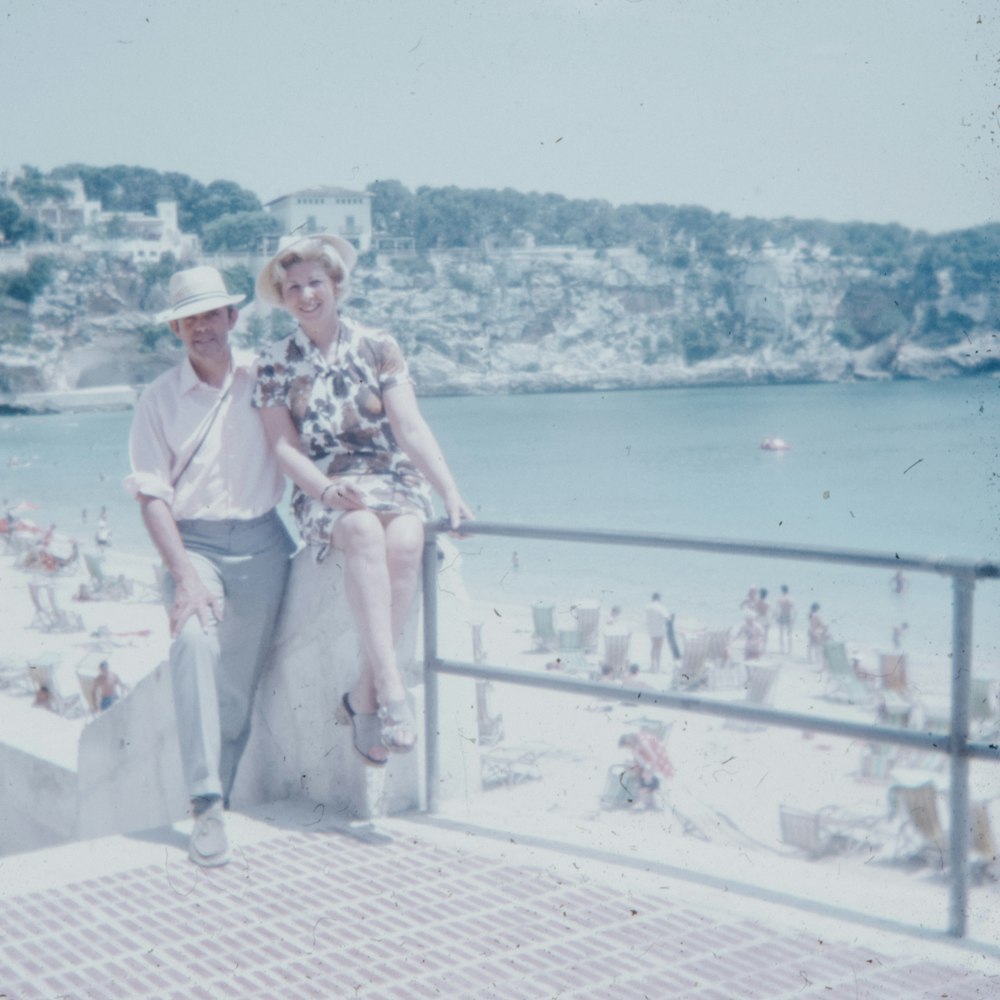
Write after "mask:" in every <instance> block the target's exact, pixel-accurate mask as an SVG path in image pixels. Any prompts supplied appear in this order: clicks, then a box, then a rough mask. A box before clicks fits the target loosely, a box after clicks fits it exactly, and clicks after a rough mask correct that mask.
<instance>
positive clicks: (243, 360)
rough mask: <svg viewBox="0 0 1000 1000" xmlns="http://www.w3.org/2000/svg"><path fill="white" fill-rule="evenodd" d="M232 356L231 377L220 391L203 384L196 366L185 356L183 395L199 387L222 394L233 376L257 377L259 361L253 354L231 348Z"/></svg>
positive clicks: (182, 370)
mask: <svg viewBox="0 0 1000 1000" xmlns="http://www.w3.org/2000/svg"><path fill="white" fill-rule="evenodd" d="M230 354H231V356H232V367H231V368H230V369H229V377H228V378H227V379H226V380H225V382H223V383H222V385H221V386H220V387H219V388H218V389H217V388H216V387H215V386H212V385H208V383H206V382H202V380H201V379H200V378H199V377H198V373H197V372H196V371H195V370H194V365H192V364H191V359H190V358H189V357H188V356H187V355H185V356H184V360H183V361H182V362H181V384H180V391H181V394H182V395H183V394H186V393H189V392H193V391H194V390H195V389H197V388H198V387H199V386H203V387H204V388H205V389H208V390H209V391H211V392H222V391H223V390H225V388H226V387H227V386H228V385H229V383H230V382H231V380H232V378H233V376H235V375H237V374H240V375H250V376H251V377H256V370H257V361H256V357H255V356H254V354H253V353H252V352H250V351H237V350H233V349H232V348H230Z"/></svg>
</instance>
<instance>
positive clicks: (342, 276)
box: [254, 233, 472, 766]
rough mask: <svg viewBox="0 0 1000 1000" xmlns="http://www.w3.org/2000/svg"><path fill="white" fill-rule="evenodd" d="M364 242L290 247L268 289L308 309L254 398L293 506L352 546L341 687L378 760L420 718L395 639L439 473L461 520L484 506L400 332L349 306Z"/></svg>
mask: <svg viewBox="0 0 1000 1000" xmlns="http://www.w3.org/2000/svg"><path fill="white" fill-rule="evenodd" d="M356 259H357V255H356V253H355V250H354V248H353V247H352V246H351V245H350V244H349V243H348V242H347V241H346V240H342V239H341V238H340V237H338V236H333V235H329V234H326V233H323V234H319V235H315V236H308V237H305V238H302V239H298V240H293V241H292V242H290V243H287V244H285V243H284V241H283V245H282V246H281V247H280V248H279V250H278V253H277V255H276V256H275V257H274V258H273V259H272V260H271V261H269V262H268V264H267V265H266V266H265V267H264V270H263V271H262V272H261V274H260V276H259V277H258V279H257V298H258V299H259V300H260V301H263V302H267V303H270V304H272V305H280V306H281V307H283V308H284V309H287V310H288V312H289V313H291V315H292V317H293V318H294V319H296V320H297V321H298V324H299V327H298V329H297V330H296V331H295V333H293V334H291V336H289V337H286V338H285V339H284V340H282V341H279V342H278V343H276V344H274V345H273V346H272V347H271V348H270V349H269V350H268V351H267V352H266V353H265V355H264V357H263V358H262V359H261V364H260V368H259V374H258V379H257V390H256V393H255V395H254V405H255V406H257V407H258V408H259V410H260V414H261V419H262V420H263V422H264V429H265V431H266V433H267V436H268V438H269V440H270V442H271V445H272V447H273V448H274V450H275V453H276V455H277V458H278V461H279V463H280V465H281V467H282V469H283V470H284V471H285V473H286V474H287V475H288V476H289V477H290V478H291V479H292V481H293V482H294V483H295V489H294V491H293V493H292V511H293V513H294V515H295V520H296V523H297V524H298V527H299V531H300V532H301V534H302V537H303V539H304V541H305V542H306V543H307V544H308V545H309V546H310V547H311V548H312V550H313V552H314V554H315V558H316V559H317V561H321V560H322V559H324V558H325V556H326V555H327V553H328V552H329V549H330V548H331V547H333V548H336V549H339V550H341V551H342V552H343V553H344V579H345V590H346V593H347V598H348V602H349V604H350V606H351V609H352V611H353V613H354V616H355V620H356V622H357V627H358V634H359V636H360V640H361V647H362V650H361V651H362V660H363V662H362V670H361V673H360V675H359V677H358V680H357V681H356V683H355V684H354V686H353V687H352V688H351V690H350V691H348V692H347V693H345V694H344V696H343V698H342V699H341V704H342V706H343V709H344V712H345V713H346V715H347V716H348V717H349V718H350V720H351V724H352V726H353V733H354V747H355V749H356V750H357V751H358V753H360V754H361V756H362V757H364V758H365V760H366V761H367V762H368V763H370V764H373V765H376V766H377V765H383V764H385V762H386V760H387V759H388V754H389V753H390V752H396V753H401V752H405V751H407V750H411V749H412V748H413V746H414V744H415V742H416V738H417V733H416V724H415V722H414V719H413V714H412V712H411V711H410V709H409V706H408V704H407V702H406V692H405V689H404V687H403V683H402V679H401V677H400V673H399V668H398V665H397V663H396V653H395V645H396V642H397V640H398V639H399V637H400V635H401V634H402V631H403V628H404V626H405V624H406V621H407V618H408V616H409V612H410V609H411V607H412V605H413V600H414V597H415V595H416V589H417V580H418V575H419V572H420V559H421V554H422V552H423V544H424V534H423V521H424V520H425V519H427V518H430V517H431V516H432V515H433V507H432V504H431V496H430V489H429V487H428V482H429V483H430V485H432V486H433V487H434V489H435V490H436V491H437V492H438V494H439V495H440V497H441V499H442V500H443V502H444V506H445V510H446V512H447V516H448V520H449V522H450V524H451V527H452V528H453V529H457V528H458V526H459V523H460V521H461V520H462V519H463V518H471V517H472V513H471V511H470V510H469V508H468V506H467V505H466V503H465V501H464V500H463V499H462V497H461V495H460V494H459V492H458V488H457V487H456V485H455V481H454V479H453V478H452V475H451V473H450V472H449V470H448V466H447V463H446V462H445V460H444V457H443V456H442V454H441V449H440V448H439V446H438V444H437V441H436V440H435V439H434V436H433V434H432V433H431V430H430V428H429V427H428V426H427V424H426V422H425V421H424V419H423V417H422V416H421V415H420V411H419V408H418V406H417V400H416V395H415V393H414V389H413V383H412V381H411V379H410V376H409V372H408V370H407V367H406V362H405V361H404V360H403V355H402V353H401V352H400V349H399V346H398V344H397V343H396V341H395V340H394V339H393V338H392V337H390V336H389V335H388V334H387V333H384V332H383V331H380V330H374V329H371V328H368V327H364V326H362V325H361V324H359V323H356V322H354V321H353V320H350V319H347V318H344V317H341V316H340V312H339V306H340V302H341V300H342V299H343V298H344V297H345V295H346V293H347V288H348V275H349V273H350V271H351V268H352V267H353V266H354V263H355V261H356Z"/></svg>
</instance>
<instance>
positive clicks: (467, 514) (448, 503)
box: [442, 490, 475, 532]
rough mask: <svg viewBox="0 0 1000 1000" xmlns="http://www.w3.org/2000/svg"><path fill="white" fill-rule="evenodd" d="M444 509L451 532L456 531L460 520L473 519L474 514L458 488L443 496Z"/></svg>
mask: <svg viewBox="0 0 1000 1000" xmlns="http://www.w3.org/2000/svg"><path fill="white" fill-rule="evenodd" d="M442 500H444V509H445V511H446V512H447V514H448V522H449V524H450V525H451V530H452V531H453V532H457V531H458V526H459V524H461V522H462V521H474V520H475V515H474V514H473V513H472V511H471V510H470V509H469V505H468V504H467V503H466V502H465V501H464V500H463V499H462V497H461V495H460V494H459V492H458V490H454V491H452V492H450V493H448V494H446V495H445V496H444V497H442Z"/></svg>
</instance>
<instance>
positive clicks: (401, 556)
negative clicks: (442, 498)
mask: <svg viewBox="0 0 1000 1000" xmlns="http://www.w3.org/2000/svg"><path fill="white" fill-rule="evenodd" d="M385 548H386V563H387V565H388V567H389V586H390V590H391V593H392V605H391V608H392V636H393V642H394V643H395V644H397V645H398V643H399V640H400V639H401V638H402V635H403V631H404V630H405V628H406V624H407V622H408V620H409V617H410V612H411V611H412V610H413V601H414V598H415V597H416V595H417V585H418V582H419V580H420V560H421V558H422V557H423V552H424V526H423V524H422V523H421V521H420V518H418V517H416V516H415V515H413V514H403V515H400V516H399V517H394V518H393V519H392V520H391V521H389V523H388V524H386V526H385Z"/></svg>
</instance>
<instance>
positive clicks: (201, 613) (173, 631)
mask: <svg viewBox="0 0 1000 1000" xmlns="http://www.w3.org/2000/svg"><path fill="white" fill-rule="evenodd" d="M192 615H196V616H197V618H198V621H199V623H200V624H201V628H202V631H203V632H207V631H208V630H209V628H210V627H211V626H212V624H213V623H214V622H218V621H222V602H221V601H219V600H218V599H217V598H216V597H214V596H213V595H212V592H211V591H210V590H209V589H208V587H206V586H205V584H203V583H202V582H201V579H200V577H198V575H197V574H194V575H193V576H191V577H186V578H184V579H182V580H179V581H178V582H177V586H176V589H175V591H174V604H173V607H172V608H171V609H170V635H171V636H173V637H175V638H176V637H177V635H178V634H179V633H180V631H181V629H182V628H183V627H184V623H185V622H186V621H187V620H188V619H189V618H190V617H191V616H192Z"/></svg>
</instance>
